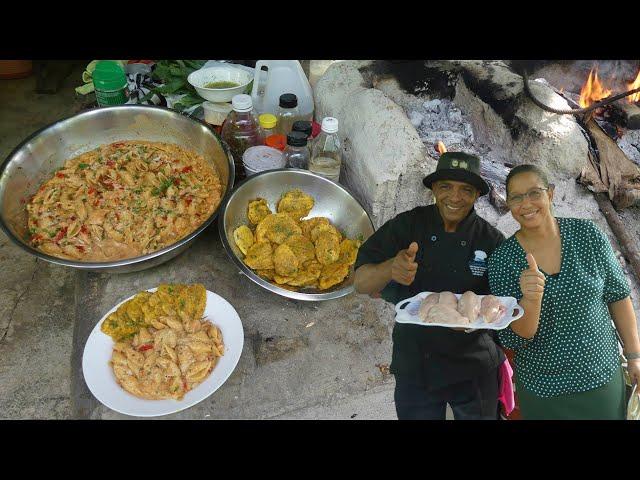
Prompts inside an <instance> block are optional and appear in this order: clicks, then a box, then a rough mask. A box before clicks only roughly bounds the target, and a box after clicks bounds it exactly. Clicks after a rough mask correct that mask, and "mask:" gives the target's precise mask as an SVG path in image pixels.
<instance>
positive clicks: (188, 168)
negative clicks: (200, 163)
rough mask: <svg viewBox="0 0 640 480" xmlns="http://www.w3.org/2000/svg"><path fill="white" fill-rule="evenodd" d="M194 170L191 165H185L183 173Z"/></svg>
mask: <svg viewBox="0 0 640 480" xmlns="http://www.w3.org/2000/svg"><path fill="white" fill-rule="evenodd" d="M192 170H193V167H192V166H191V165H189V166H186V167H184V168H183V169H182V170H181V172H182V173H189V172H191V171H192Z"/></svg>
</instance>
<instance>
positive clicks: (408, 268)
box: [391, 242, 418, 285]
mask: <svg viewBox="0 0 640 480" xmlns="http://www.w3.org/2000/svg"><path fill="white" fill-rule="evenodd" d="M416 253H418V244H417V243H416V242H411V245H409V247H408V248H405V249H403V250H400V251H399V252H398V254H397V255H396V256H395V257H394V259H393V263H392V264H391V279H392V280H394V281H396V282H398V283H399V284H401V285H411V284H412V283H413V280H414V279H415V278H416V272H417V271H418V264H417V263H416V262H415V259H416Z"/></svg>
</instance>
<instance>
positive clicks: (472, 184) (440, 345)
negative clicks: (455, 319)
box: [355, 152, 505, 420]
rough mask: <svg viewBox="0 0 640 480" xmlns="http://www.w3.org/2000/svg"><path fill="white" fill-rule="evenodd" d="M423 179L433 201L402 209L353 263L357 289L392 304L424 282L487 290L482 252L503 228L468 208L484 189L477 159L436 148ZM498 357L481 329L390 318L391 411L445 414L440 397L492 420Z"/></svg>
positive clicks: (436, 287) (459, 410)
mask: <svg viewBox="0 0 640 480" xmlns="http://www.w3.org/2000/svg"><path fill="white" fill-rule="evenodd" d="M423 183H424V185H425V186H426V187H428V188H430V189H431V190H432V192H433V195H434V198H435V205H428V206H423V207H416V208H414V209H413V210H410V211H408V212H403V213H401V214H399V215H397V216H396V217H395V218H393V219H391V220H389V221H388V222H386V223H385V224H384V225H382V227H380V229H378V230H377V231H376V232H375V233H374V234H373V235H372V236H371V237H370V238H369V239H367V241H366V242H365V243H364V244H363V245H362V246H361V247H360V250H359V252H358V258H357V260H356V264H355V268H356V272H355V288H356V291H357V292H358V293H366V294H369V295H374V296H375V295H378V294H379V295H380V296H382V298H383V299H385V300H386V301H388V302H391V303H393V304H396V303H398V302H400V301H401V300H404V299H406V298H409V297H412V296H414V295H416V294H418V293H420V292H425V291H428V292H443V291H450V292H453V293H464V292H466V291H467V290H471V291H473V292H475V293H476V294H478V295H486V294H489V293H490V291H489V282H488V280H487V263H486V260H487V257H489V256H490V255H491V253H492V252H493V250H494V249H495V248H496V247H497V246H498V245H499V244H500V243H501V242H502V241H504V236H503V235H502V233H500V232H499V231H498V230H497V229H495V228H494V227H492V226H491V225H489V223H488V222H487V221H486V220H484V219H483V218H480V217H479V216H478V215H477V214H476V213H475V210H474V203H475V201H476V200H477V199H478V198H479V197H480V196H481V195H485V194H487V193H488V192H489V186H488V185H487V183H486V182H485V181H484V180H483V179H482V177H480V159H479V158H478V157H476V156H473V155H469V154H466V153H461V152H447V153H444V154H442V155H441V156H440V159H439V161H438V165H437V167H436V171H435V172H433V173H432V174H430V175H428V176H427V177H425V178H424V180H423ZM504 359H505V357H504V354H503V353H502V350H501V349H500V348H499V347H498V346H497V345H496V343H495V341H494V335H493V333H492V331H490V330H472V331H468V332H466V331H464V330H463V329H460V330H454V329H452V328H446V327H431V326H430V327H426V326H421V325H415V324H404V323H396V324H395V326H394V328H393V355H392V361H391V373H393V374H394V375H395V379H396V389H395V394H394V398H395V404H396V411H397V414H398V418H399V419H401V420H402V419H434V420H444V419H445V412H446V404H447V403H448V404H449V405H451V409H452V410H453V414H454V417H455V418H456V419H457V420H459V419H497V418H498V385H499V378H498V370H499V369H498V367H499V366H500V364H501V363H502V362H503V361H504Z"/></svg>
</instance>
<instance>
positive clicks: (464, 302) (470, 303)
mask: <svg viewBox="0 0 640 480" xmlns="http://www.w3.org/2000/svg"><path fill="white" fill-rule="evenodd" d="M458 312H460V314H461V315H462V316H463V317H467V318H468V319H469V322H471V323H473V322H475V321H476V320H477V319H478V315H479V314H480V297H479V296H478V295H476V294H475V293H473V292H472V291H468V292H464V293H463V294H462V296H461V297H460V300H458Z"/></svg>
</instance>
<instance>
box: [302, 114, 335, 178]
mask: <svg viewBox="0 0 640 480" xmlns="http://www.w3.org/2000/svg"><path fill="white" fill-rule="evenodd" d="M341 166H342V148H341V146H340V139H339V138H338V119H337V118H333V117H325V118H323V119H322V130H321V131H320V134H319V135H318V136H317V137H316V138H315V140H314V141H313V147H312V151H311V160H309V170H310V171H311V172H313V173H317V174H318V175H321V176H323V177H325V178H328V179H329V180H332V181H334V182H338V180H339V178H340V167H341Z"/></svg>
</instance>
